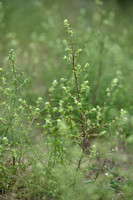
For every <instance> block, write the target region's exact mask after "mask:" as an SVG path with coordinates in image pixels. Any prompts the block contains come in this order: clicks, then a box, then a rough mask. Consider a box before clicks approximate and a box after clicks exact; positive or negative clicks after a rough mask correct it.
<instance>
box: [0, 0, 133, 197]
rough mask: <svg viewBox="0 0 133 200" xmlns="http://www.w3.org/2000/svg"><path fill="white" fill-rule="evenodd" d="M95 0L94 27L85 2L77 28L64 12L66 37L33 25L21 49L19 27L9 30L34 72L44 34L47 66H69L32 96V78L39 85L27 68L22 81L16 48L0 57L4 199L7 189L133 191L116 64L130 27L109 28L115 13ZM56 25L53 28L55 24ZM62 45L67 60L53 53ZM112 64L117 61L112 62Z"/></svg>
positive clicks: (26, 193) (16, 192) (19, 193)
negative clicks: (119, 33)
mask: <svg viewBox="0 0 133 200" xmlns="http://www.w3.org/2000/svg"><path fill="white" fill-rule="evenodd" d="M96 3H97V6H98V11H97V12H98V13H97V14H98V15H99V16H101V17H100V18H99V20H98V21H97V17H94V21H95V20H96V29H99V32H97V30H95V29H92V28H90V27H88V26H87V20H86V19H85V10H83V9H82V10H81V15H80V17H79V19H78V26H77V27H78V28H77V29H78V31H77V33H74V32H73V30H72V28H71V26H70V24H69V22H68V20H64V26H65V29H66V33H67V35H66V37H67V39H64V40H63V41H62V40H61V39H60V38H59V39H58V40H57V41H56V42H55V43H54V42H52V40H49V37H54V36H53V33H52V32H51V33H50V36H49V35H47V34H46V35H45V34H44V35H43V34H41V35H40V36H39V37H38V35H37V34H36V33H33V34H32V39H31V40H32V41H31V43H30V52H29V51H25V52H23V51H21V49H20V48H19V41H18V40H17V37H16V35H15V34H13V33H10V34H7V35H6V39H8V40H9V41H10V42H9V43H8V45H7V46H8V47H9V46H10V45H14V47H15V49H16V51H17V52H16V53H17V56H18V60H19V59H20V60H21V59H22V63H24V64H25V65H26V66H28V64H29V63H30V62H31V64H32V67H33V68H34V70H35V71H34V72H33V73H34V76H33V77H37V79H38V76H40V75H39V74H40V73H41V72H42V71H41V70H42V69H41V68H39V64H40V63H41V64H42V63H43V61H44V58H42V54H41V51H42V49H43V47H42V45H41V44H40V42H42V43H46V41H47V40H49V42H48V43H47V46H46V47H45V50H46V51H47V52H46V55H45V56H46V57H45V56H44V57H45V59H46V60H47V61H46V60H45V61H46V65H47V67H48V66H49V65H52V63H55V62H56V64H55V65H56V66H57V65H58V64H59V69H60V66H62V65H63V66H65V68H66V70H64V72H66V71H68V74H66V77H64V78H63V77H61V76H60V77H58V78H57V80H54V81H53V83H52V84H51V87H49V89H48V91H47V93H48V95H47V98H43V97H40V96H41V95H40V96H39V97H37V94H36V95H34V94H33V93H32V92H33V91H30V92H29V91H28V92H26V90H25V88H26V87H27V88H29V86H31V88H32V87H33V88H34V89H36V85H37V82H36V81H34V83H33V80H32V78H33V77H32V76H31V77H29V78H30V80H29V82H28V84H29V85H28V84H27V79H26V78H25V75H24V73H22V72H21V67H20V66H18V65H17V64H16V63H17V62H20V61H18V60H16V59H15V55H14V50H13V49H11V50H10V52H9V61H8V63H10V64H6V63H7V57H5V58H4V59H3V60H4V61H3V65H4V67H2V68H0V74H1V76H0V84H1V85H0V95H1V99H0V102H1V104H0V108H1V114H0V177H1V179H0V193H1V196H2V197H4V198H7V199H9V197H8V195H10V196H11V198H14V199H44V200H50V199H51V200H58V199H59V200H69V199H72V200H75V199H76V200H80V199H82V200H86V199H90V200H100V199H107V200H110V199H127V198H128V199H131V198H132V184H133V182H132V169H131V164H132V156H131V155H130V152H128V151H129V149H128V148H127V145H132V143H133V140H132V134H131V133H130V130H131V127H132V118H131V109H130V108H131V105H130V103H129V104H128V106H125V105H124V102H125V101H127V97H125V94H126V91H125V90H126V89H125V85H124V84H125V79H124V76H123V74H125V71H124V70H123V69H121V66H124V64H125V63H127V61H125V60H124V59H123V55H124V53H125V51H123V50H122V45H124V44H123V40H124V41H126V40H127V35H126V33H125V32H124V33H123V35H122V36H121V39H120V38H119V39H117V35H115V34H113V35H111V36H110V35H109V31H110V30H111V27H113V26H114V24H115V23H114V14H113V13H110V14H109V15H107V13H106V12H104V11H103V9H102V3H101V1H96ZM1 18H2V17H1ZM1 21H2V20H1ZM1 21H0V23H1ZM81 22H83V23H81ZM0 25H1V24H0ZM81 25H82V28H83V29H84V30H85V33H84V36H82V35H83V31H82V30H80V29H81ZM43 27H44V30H45V31H46V30H47V32H49V30H51V29H52V28H55V29H56V28H57V27H55V26H54V19H53V18H51V17H50V18H48V21H47V22H45V23H43ZM75 32H76V31H75ZM56 33H57V35H58V30H57V32H56ZM76 35H77V36H76ZM117 40H118V41H117ZM61 41H62V43H63V45H62V43H61ZM54 44H56V45H54ZM80 45H81V47H82V49H81V48H79V47H80ZM63 46H64V47H65V55H64V57H63V58H64V63H63V62H62V61H61V62H60V60H58V55H59V54H60V56H62V55H63V53H62V49H63ZM6 48H7V47H6ZM6 48H5V49H6ZM56 48H57V52H56V51H55V50H56ZM51 55H52V56H53V57H52V56H51ZM112 55H113V56H114V57H113V59H111V56H112ZM29 56H31V58H32V61H30V59H29ZM23 58H25V59H24V60H23ZM107 60H110V62H107ZM127 60H128V59H127ZM57 61H58V62H57ZM123 62H124V64H123ZM107 64H108V68H107V69H106V66H105V65H107ZM115 64H118V65H117V66H116V68H117V70H116V69H115V68H114V65H115ZM129 65H131V63H130V62H129ZM37 66H38V67H37ZM111 67H112V68H111ZM57 69H58V67H57ZM30 70H31V69H30ZM37 70H38V71H37ZM39 70H40V71H39ZM43 70H44V69H43ZM47 70H48V68H47ZM47 70H46V71H47ZM51 70H52V68H50V71H51ZM24 71H25V72H27V71H28V70H26V69H24ZM46 71H45V70H44V73H45V72H46ZM62 71H63V70H62ZM109 72H110V73H111V74H108V73H109ZM36 73H38V75H37V74H36ZM53 73H54V72H53ZM36 75H37V76H36ZM53 76H54V75H53ZM41 78H42V77H41ZM41 78H40V79H41ZM39 84H40V83H39ZM27 85H28V86H27ZM128 88H130V86H129V85H128ZM30 94H31V96H30ZM45 95H46V91H45ZM29 96H30V97H29ZM26 97H28V98H27V99H26ZM33 97H34V98H33ZM46 99H47V100H46ZM125 99H126V100H125ZM130 101H131V96H130V95H129V102H130ZM119 102H120V104H119ZM126 105H127V104H126ZM125 108H126V109H127V111H125ZM127 125H128V126H127ZM127 169H128V170H127Z"/></svg>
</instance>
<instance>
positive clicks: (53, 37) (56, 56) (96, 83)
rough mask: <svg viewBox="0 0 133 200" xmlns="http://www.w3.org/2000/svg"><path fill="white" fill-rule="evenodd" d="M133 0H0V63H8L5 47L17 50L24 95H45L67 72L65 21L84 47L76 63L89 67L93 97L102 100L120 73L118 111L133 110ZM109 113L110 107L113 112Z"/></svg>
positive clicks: (78, 45) (31, 98)
mask: <svg viewBox="0 0 133 200" xmlns="http://www.w3.org/2000/svg"><path fill="white" fill-rule="evenodd" d="M132 11H133V1H131V0H112V1H109V0H103V1H100V0H71V1H70V0H28V1H27V0H12V1H11V0H0V39H1V40H0V65H1V66H2V65H3V66H8V65H9V63H8V52H9V50H10V49H11V48H13V49H14V50H15V55H16V65H17V67H18V70H20V71H23V72H24V76H25V77H26V78H28V84H27V85H26V89H25V90H24V91H23V95H24V98H26V99H27V100H28V101H29V102H30V103H34V101H35V99H36V98H37V97H38V96H42V97H44V99H47V96H48V95H47V91H48V88H49V86H50V85H51V82H52V81H53V80H54V79H57V80H60V78H61V77H64V76H65V77H69V76H70V74H71V66H69V65H68V63H65V62H64V60H63V56H64V55H65V54H66V52H65V48H66V39H67V34H66V32H65V29H64V25H63V21H64V19H68V20H69V23H70V24H71V26H72V28H73V31H74V42H75V48H82V49H83V53H82V55H81V57H80V58H79V62H80V64H81V65H82V64H85V63H86V62H88V63H89V64H90V68H89V70H88V72H86V73H85V74H84V75H83V76H84V79H87V80H89V81H90V85H91V94H92V95H91V102H92V104H100V103H101V102H103V96H104V94H105V93H106V92H105V91H106V88H107V87H108V86H109V84H110V82H111V80H112V79H113V78H115V77H118V76H119V77H120V79H121V87H120V89H119V91H120V92H118V93H119V94H118V96H119V98H115V100H114V105H115V106H116V110H117V109H120V108H121V107H124V108H126V109H128V111H129V113H130V114H131V115H132V114H133V106H132V99H133V94H132V93H133V92H132V85H133V73H132V68H133V66H132V65H133V56H132V55H133V48H132V44H133V26H132V23H133V20H132V19H133V18H132V15H133V14H132ZM112 112H113V111H112Z"/></svg>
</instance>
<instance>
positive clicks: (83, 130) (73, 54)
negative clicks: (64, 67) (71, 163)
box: [70, 36, 86, 150]
mask: <svg viewBox="0 0 133 200" xmlns="http://www.w3.org/2000/svg"><path fill="white" fill-rule="evenodd" d="M70 41H71V49H72V65H73V73H74V78H75V85H76V89H77V94H78V102H80V90H79V87H78V77H77V74H76V71H75V53H74V47H73V42H72V36H70ZM80 118H81V128H82V132H83V150H84V149H85V140H86V137H85V136H86V134H85V127H84V117H83V114H82V111H80Z"/></svg>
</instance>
